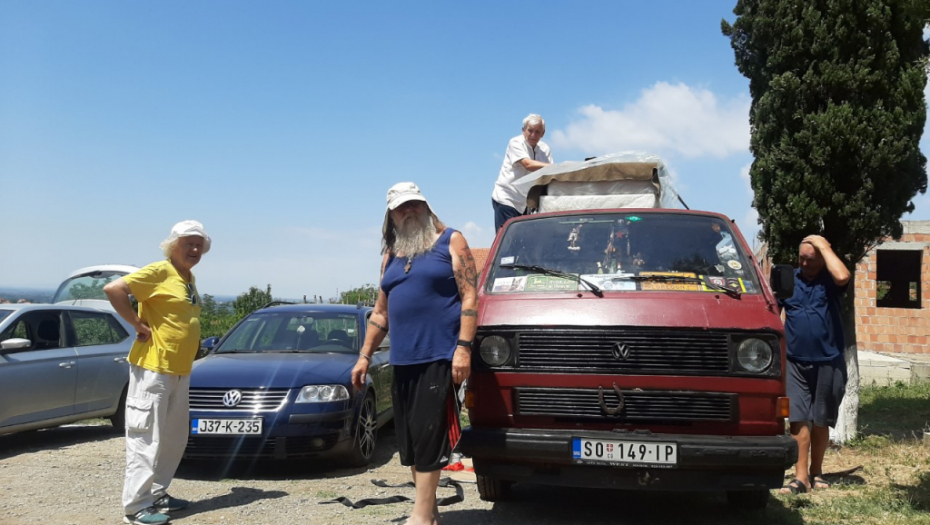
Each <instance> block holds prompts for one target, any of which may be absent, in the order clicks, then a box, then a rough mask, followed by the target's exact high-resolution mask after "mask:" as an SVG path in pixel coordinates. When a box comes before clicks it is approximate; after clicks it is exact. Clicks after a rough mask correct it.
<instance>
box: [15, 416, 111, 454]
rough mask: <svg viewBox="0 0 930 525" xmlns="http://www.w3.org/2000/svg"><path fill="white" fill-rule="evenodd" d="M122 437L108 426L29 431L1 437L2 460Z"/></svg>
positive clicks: (78, 425) (82, 426) (75, 425)
mask: <svg viewBox="0 0 930 525" xmlns="http://www.w3.org/2000/svg"><path fill="white" fill-rule="evenodd" d="M122 436H123V434H122V432H121V431H119V430H117V429H115V428H113V427H112V426H111V425H108V424H101V425H82V424H70V425H65V426H62V427H53V428H44V429H39V430H27V431H24V432H17V433H15V434H8V435H5V436H0V459H8V458H12V457H15V456H18V455H20V454H28V453H33V452H39V451H42V450H54V449H60V448H65V447H69V446H72V445H80V444H83V443H92V442H94V441H106V440H108V439H114V438H121V437H122Z"/></svg>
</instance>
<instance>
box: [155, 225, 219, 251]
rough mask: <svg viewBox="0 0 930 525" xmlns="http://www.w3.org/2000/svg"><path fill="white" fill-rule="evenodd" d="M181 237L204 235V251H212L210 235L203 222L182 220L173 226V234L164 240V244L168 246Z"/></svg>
mask: <svg viewBox="0 0 930 525" xmlns="http://www.w3.org/2000/svg"><path fill="white" fill-rule="evenodd" d="M180 237H203V251H202V252H201V253H207V252H209V251H210V243H211V241H210V236H209V235H207V232H206V231H204V229H203V224H200V223H199V222H197V221H181V222H179V223H177V224H175V225H174V226H172V227H171V235H169V236H168V238H167V239H165V241H164V242H162V246H168V245H170V244H171V243H173V242H174V241H176V240H177V239H178V238H180Z"/></svg>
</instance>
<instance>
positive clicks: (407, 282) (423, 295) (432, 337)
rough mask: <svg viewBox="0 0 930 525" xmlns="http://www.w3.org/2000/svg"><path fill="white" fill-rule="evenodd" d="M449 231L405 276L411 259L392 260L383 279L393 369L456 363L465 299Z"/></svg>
mask: <svg viewBox="0 0 930 525" xmlns="http://www.w3.org/2000/svg"><path fill="white" fill-rule="evenodd" d="M454 232H455V230H453V229H452V228H446V230H445V231H444V232H442V234H441V235H440V236H439V239H437V240H436V244H435V245H433V249H432V250H430V251H428V252H426V253H424V254H423V255H420V256H419V257H417V258H416V259H414V260H413V262H412V263H411V265H410V271H409V272H405V271H404V266H406V264H407V258H406V257H390V258H389V259H388V263H387V266H386V267H385V268H384V276H383V277H382V278H381V289H382V290H384V293H386V294H387V301H388V323H390V324H389V325H388V327H389V329H390V331H391V332H390V335H391V364H392V365H415V364H419V363H429V362H432V361H439V360H441V359H446V360H450V361H451V360H452V354H454V353H455V346H456V343H457V342H458V338H459V329H460V328H461V323H462V299H461V298H460V297H459V287H458V285H457V284H456V282H455V275H454V273H453V271H452V256H451V255H450V254H449V239H451V238H452V234H453V233H454Z"/></svg>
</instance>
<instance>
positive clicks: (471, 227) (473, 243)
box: [462, 221, 494, 248]
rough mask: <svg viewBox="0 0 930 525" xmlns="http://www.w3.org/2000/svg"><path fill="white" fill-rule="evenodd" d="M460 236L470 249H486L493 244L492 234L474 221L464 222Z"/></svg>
mask: <svg viewBox="0 0 930 525" xmlns="http://www.w3.org/2000/svg"><path fill="white" fill-rule="evenodd" d="M462 235H464V236H465V240H466V241H468V246H470V247H472V248H487V247H490V246H491V244H492V243H493V242H494V232H492V231H488V230H485V229H484V228H482V227H481V226H478V224H477V223H475V222H474V221H469V222H466V223H465V226H462Z"/></svg>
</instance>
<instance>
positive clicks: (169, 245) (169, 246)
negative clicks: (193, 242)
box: [158, 237, 181, 258]
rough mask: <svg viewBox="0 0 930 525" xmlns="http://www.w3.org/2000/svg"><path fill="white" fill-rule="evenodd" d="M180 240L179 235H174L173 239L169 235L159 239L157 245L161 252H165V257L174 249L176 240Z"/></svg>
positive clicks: (169, 255) (176, 243)
mask: <svg viewBox="0 0 930 525" xmlns="http://www.w3.org/2000/svg"><path fill="white" fill-rule="evenodd" d="M180 240H181V238H180V237H175V238H173V239H172V238H171V237H169V238H167V239H165V240H163V241H161V243H160V244H159V245H158V247H159V248H161V252H162V253H163V254H165V258H169V257H171V252H173V251H174V248H175V247H176V246H177V245H178V241H180Z"/></svg>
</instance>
